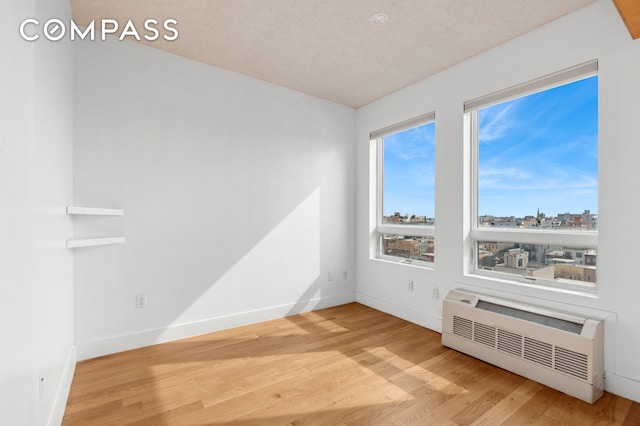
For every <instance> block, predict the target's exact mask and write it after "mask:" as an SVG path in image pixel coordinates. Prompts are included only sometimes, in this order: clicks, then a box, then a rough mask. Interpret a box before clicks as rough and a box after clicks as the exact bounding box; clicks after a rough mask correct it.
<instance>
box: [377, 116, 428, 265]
mask: <svg viewBox="0 0 640 426" xmlns="http://www.w3.org/2000/svg"><path fill="white" fill-rule="evenodd" d="M435 121H436V115H435V111H432V112H429V113H427V114H423V115H420V116H417V117H414V118H411V119H409V120H406V121H402V122H400V123H396V124H392V125H390V126H387V127H384V128H382V129H380V130H376V131H374V132H371V133H370V134H369V140H370V143H371V144H372V145H373V146H374V150H373V152H374V155H375V229H374V232H375V234H376V238H375V245H376V246H375V259H381V260H386V261H390V262H394V263H400V264H409V265H415V266H420V267H426V268H433V267H434V265H435V263H436V262H435V253H436V250H435V247H434V261H433V262H428V261H424V260H418V259H403V258H399V257H396V256H391V255H388V254H384V252H383V250H384V248H383V238H384V236H385V235H400V236H405V237H430V238H432V239H433V240H434V244H435V221H434V224H433V225H394V224H388V223H383V217H384V211H383V208H384V196H383V195H384V194H383V191H384V138H385V137H386V136H389V135H393V134H396V133H400V132H403V131H405V130H410V129H414V128H416V127H420V126H423V125H425V124H429V123H434V125H435ZM434 151H435V148H434ZM433 165H434V170H435V166H436V164H435V160H434V164H433ZM434 181H435V176H434ZM434 205H435V196H434ZM434 219H435V214H434Z"/></svg>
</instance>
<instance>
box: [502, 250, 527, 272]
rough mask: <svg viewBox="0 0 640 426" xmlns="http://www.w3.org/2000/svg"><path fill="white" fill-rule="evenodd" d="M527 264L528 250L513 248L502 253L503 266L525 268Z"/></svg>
mask: <svg viewBox="0 0 640 426" xmlns="http://www.w3.org/2000/svg"><path fill="white" fill-rule="evenodd" d="M527 265H529V252H528V251H525V250H523V249H521V248H514V249H510V250H509V251H508V252H507V253H505V254H504V266H506V267H507V268H516V269H526V268H527Z"/></svg>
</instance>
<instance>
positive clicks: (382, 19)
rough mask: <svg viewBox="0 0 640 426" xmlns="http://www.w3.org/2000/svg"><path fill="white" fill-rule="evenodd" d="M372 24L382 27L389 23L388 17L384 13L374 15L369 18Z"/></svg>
mask: <svg viewBox="0 0 640 426" xmlns="http://www.w3.org/2000/svg"><path fill="white" fill-rule="evenodd" d="M369 21H371V23H372V24H375V25H382V24H386V23H387V22H388V21H389V16H387V14H386V13H376V14H375V15H373V16H372V17H371V18H369Z"/></svg>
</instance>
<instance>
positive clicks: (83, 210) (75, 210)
mask: <svg viewBox="0 0 640 426" xmlns="http://www.w3.org/2000/svg"><path fill="white" fill-rule="evenodd" d="M67 214H83V215H94V216H123V215H124V210H122V209H103V208H98V207H76V206H67Z"/></svg>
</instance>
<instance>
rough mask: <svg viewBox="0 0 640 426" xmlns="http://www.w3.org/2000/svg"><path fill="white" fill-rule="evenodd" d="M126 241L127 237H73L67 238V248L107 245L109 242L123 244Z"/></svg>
mask: <svg viewBox="0 0 640 426" xmlns="http://www.w3.org/2000/svg"><path fill="white" fill-rule="evenodd" d="M125 241H126V238H125V237H104V238H83V239H75V238H71V239H70V240H67V248H79V247H92V246H106V245H109V244H122V243H124V242H125Z"/></svg>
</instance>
